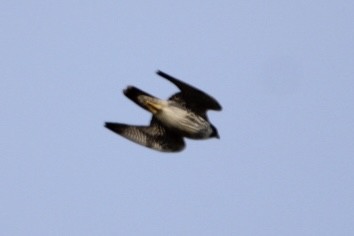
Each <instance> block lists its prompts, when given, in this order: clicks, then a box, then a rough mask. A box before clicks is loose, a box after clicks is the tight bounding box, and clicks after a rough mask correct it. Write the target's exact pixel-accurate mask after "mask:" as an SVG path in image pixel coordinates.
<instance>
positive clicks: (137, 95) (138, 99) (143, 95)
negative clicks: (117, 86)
mask: <svg viewBox="0 0 354 236" xmlns="http://www.w3.org/2000/svg"><path fill="white" fill-rule="evenodd" d="M123 93H124V95H125V96H126V97H128V98H129V99H130V100H132V101H133V102H134V103H135V104H137V105H138V106H140V107H141V108H143V109H145V110H147V111H149V109H148V108H147V107H146V104H145V103H144V101H145V100H146V99H147V98H152V99H156V98H155V97H154V96H152V95H150V94H148V93H147V92H145V91H142V90H140V89H138V88H136V87H134V86H128V87H127V88H126V89H124V90H123Z"/></svg>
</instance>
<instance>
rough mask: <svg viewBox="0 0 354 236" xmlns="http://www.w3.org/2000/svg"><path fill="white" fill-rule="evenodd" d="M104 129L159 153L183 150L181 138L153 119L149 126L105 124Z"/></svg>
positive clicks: (183, 145) (183, 144)
mask: <svg viewBox="0 0 354 236" xmlns="http://www.w3.org/2000/svg"><path fill="white" fill-rule="evenodd" d="M105 127H106V128H107V129H109V130H111V131H113V132H114V133H117V134H119V135H121V136H123V137H125V138H127V139H129V140H131V141H133V142H135V143H138V144H140V145H143V146H146V147H148V148H152V149H155V150H157V151H161V152H178V151H181V150H183V149H184V147H185V143H184V140H183V137H182V136H180V135H178V134H176V133H174V132H172V131H169V130H167V129H166V128H165V127H164V126H162V125H161V124H160V123H159V122H158V121H157V120H156V119H155V118H152V120H151V123H150V126H133V125H126V124H120V123H110V122H106V123H105Z"/></svg>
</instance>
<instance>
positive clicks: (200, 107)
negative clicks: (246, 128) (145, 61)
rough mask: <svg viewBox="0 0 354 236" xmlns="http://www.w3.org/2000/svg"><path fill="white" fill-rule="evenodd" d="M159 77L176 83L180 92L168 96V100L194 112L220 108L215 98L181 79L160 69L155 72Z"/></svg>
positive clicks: (218, 109)
mask: <svg viewBox="0 0 354 236" xmlns="http://www.w3.org/2000/svg"><path fill="white" fill-rule="evenodd" d="M156 73H157V74H158V75H160V76H161V77H163V78H165V79H167V80H168V81H170V82H172V83H173V84H174V85H176V86H177V87H178V88H179V89H180V90H181V92H179V93H176V94H174V95H173V96H172V97H170V98H169V99H170V100H174V101H176V102H178V103H180V104H181V105H183V106H185V107H187V108H189V109H191V110H192V111H194V112H198V113H205V112H206V111H207V110H209V109H210V110H216V111H220V110H221V109H222V107H221V105H220V104H219V102H218V101H216V99H215V98H213V97H211V96H210V95H208V94H206V93H205V92H203V91H201V90H199V89H197V88H195V87H193V86H191V85H189V84H187V83H185V82H183V81H181V80H178V79H176V78H174V77H172V76H171V75H168V74H166V73H164V72H162V71H157V72H156Z"/></svg>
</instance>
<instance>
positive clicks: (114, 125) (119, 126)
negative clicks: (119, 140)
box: [104, 122, 124, 133]
mask: <svg viewBox="0 0 354 236" xmlns="http://www.w3.org/2000/svg"><path fill="white" fill-rule="evenodd" d="M104 127H106V128H107V129H109V130H111V131H113V132H115V133H120V132H122V130H123V128H124V125H122V124H118V123H112V122H105V123H104Z"/></svg>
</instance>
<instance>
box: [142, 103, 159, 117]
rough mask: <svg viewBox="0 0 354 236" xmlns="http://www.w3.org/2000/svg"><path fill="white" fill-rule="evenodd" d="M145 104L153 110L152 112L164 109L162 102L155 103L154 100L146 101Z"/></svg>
mask: <svg viewBox="0 0 354 236" xmlns="http://www.w3.org/2000/svg"><path fill="white" fill-rule="evenodd" d="M145 105H146V107H147V109H149V111H150V112H152V114H156V113H158V112H159V111H160V110H161V109H162V106H161V105H160V104H158V103H154V102H152V101H145Z"/></svg>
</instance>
